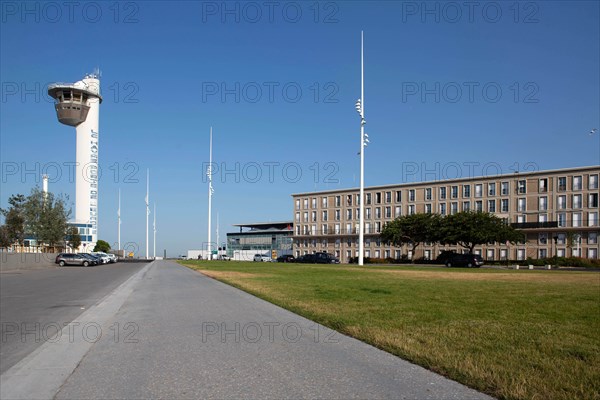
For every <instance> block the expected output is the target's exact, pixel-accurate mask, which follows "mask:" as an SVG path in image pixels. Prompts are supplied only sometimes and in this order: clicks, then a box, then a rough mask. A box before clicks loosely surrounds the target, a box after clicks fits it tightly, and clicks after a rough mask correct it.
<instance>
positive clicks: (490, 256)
mask: <svg viewBox="0 0 600 400" xmlns="http://www.w3.org/2000/svg"><path fill="white" fill-rule="evenodd" d="M486 257H487V260H488V261H494V249H488V251H487V255H486Z"/></svg>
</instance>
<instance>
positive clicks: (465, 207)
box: [462, 201, 471, 211]
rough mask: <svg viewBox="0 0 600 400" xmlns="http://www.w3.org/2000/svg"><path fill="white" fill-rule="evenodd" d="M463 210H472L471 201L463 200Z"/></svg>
mask: <svg viewBox="0 0 600 400" xmlns="http://www.w3.org/2000/svg"><path fill="white" fill-rule="evenodd" d="M462 210H463V211H470V210H471V202H470V201H463V203H462Z"/></svg>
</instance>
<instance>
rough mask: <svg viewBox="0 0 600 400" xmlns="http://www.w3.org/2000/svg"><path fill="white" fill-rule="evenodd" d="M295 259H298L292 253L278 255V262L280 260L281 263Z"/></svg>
mask: <svg viewBox="0 0 600 400" xmlns="http://www.w3.org/2000/svg"><path fill="white" fill-rule="evenodd" d="M294 261H296V259H295V258H294V256H293V255H291V254H285V255H283V256H279V257H277V262H280V263H288V262H294Z"/></svg>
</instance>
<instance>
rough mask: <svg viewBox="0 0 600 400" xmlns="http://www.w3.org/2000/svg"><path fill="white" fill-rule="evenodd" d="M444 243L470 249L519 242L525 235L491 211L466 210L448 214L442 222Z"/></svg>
mask: <svg viewBox="0 0 600 400" xmlns="http://www.w3.org/2000/svg"><path fill="white" fill-rule="evenodd" d="M441 233H442V239H441V240H440V242H441V243H443V244H454V245H459V246H461V247H464V248H466V249H468V250H469V254H472V253H473V249H474V248H475V246H477V245H481V244H486V243H494V242H498V243H504V242H507V241H508V242H511V243H513V244H514V243H517V242H522V241H524V240H525V235H524V234H523V233H522V232H521V231H518V230H516V229H514V228H513V227H511V226H510V225H507V224H506V223H505V222H504V221H503V220H502V219H500V218H498V217H496V216H495V215H493V214H490V213H484V212H475V211H464V212H459V213H456V214H452V215H448V216H447V217H445V218H443V223H442V229H441Z"/></svg>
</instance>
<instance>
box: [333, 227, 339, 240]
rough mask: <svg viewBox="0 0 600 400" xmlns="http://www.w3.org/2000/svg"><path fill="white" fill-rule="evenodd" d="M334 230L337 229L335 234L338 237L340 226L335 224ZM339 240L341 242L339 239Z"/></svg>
mask: <svg viewBox="0 0 600 400" xmlns="http://www.w3.org/2000/svg"><path fill="white" fill-rule="evenodd" d="M334 229H335V233H336V235H337V234H339V233H340V224H335V227H334ZM338 240H339V239H338Z"/></svg>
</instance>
